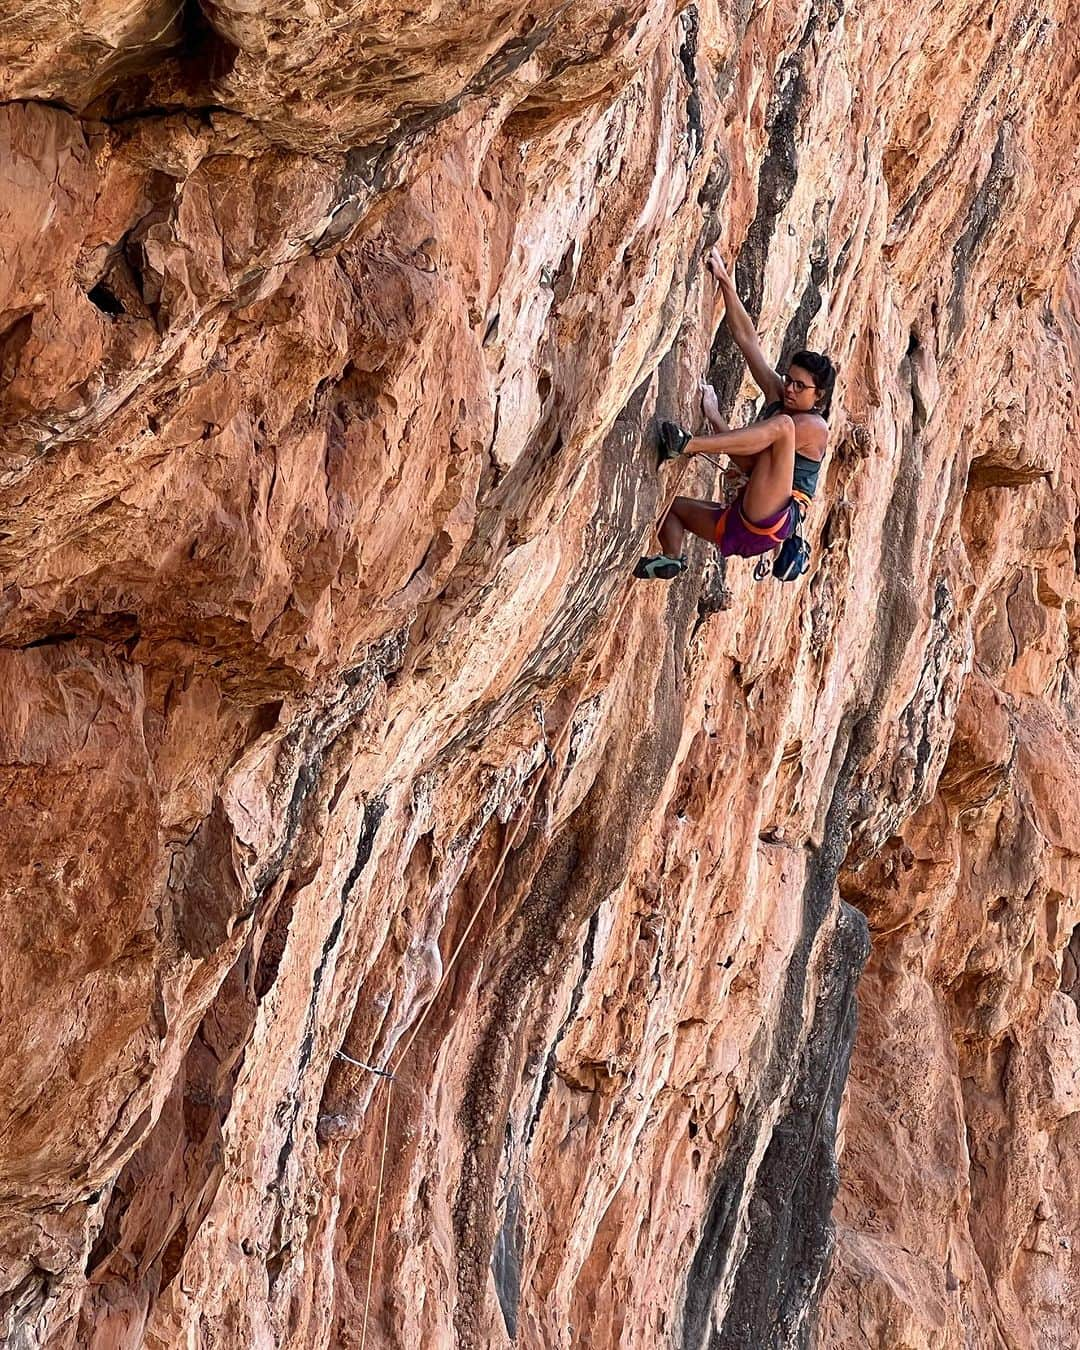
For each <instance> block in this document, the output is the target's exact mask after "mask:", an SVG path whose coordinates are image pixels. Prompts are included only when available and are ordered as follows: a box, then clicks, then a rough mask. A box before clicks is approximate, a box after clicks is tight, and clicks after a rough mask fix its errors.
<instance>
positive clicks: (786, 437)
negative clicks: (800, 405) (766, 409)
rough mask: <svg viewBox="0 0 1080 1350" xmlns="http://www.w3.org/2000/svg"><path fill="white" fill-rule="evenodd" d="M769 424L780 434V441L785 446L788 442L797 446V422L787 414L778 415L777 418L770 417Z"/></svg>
mask: <svg viewBox="0 0 1080 1350" xmlns="http://www.w3.org/2000/svg"><path fill="white" fill-rule="evenodd" d="M769 422H770V424H771V425H772V426H774V427H775V428H776V430H777V432H778V433H779V439H780V441H781V442H782V443H783V444H787V442H788V441H790V442H791V444H792V445H794V444H795V422H794V420H793V419H792V418H791V417H789V416H788V414H787V413H777V414H776V416H775V417H770V418H769Z"/></svg>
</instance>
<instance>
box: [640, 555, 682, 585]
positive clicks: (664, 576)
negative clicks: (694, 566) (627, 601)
mask: <svg viewBox="0 0 1080 1350" xmlns="http://www.w3.org/2000/svg"><path fill="white" fill-rule="evenodd" d="M685 571H686V559H685V558H669V557H668V555H667V554H666V553H657V554H656V555H655V556H653V557H652V558H639V559H638V565H637V566H636V567H635V568H634V576H636V577H640V578H641V579H642V580H643V581H672V580H673V579H674V578H675V577H677V576H681V575H682V573H683V572H685Z"/></svg>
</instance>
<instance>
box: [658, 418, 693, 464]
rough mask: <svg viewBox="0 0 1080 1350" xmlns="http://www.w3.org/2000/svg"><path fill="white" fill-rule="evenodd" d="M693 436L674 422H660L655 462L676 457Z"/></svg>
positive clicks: (666, 460)
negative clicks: (658, 444)
mask: <svg viewBox="0 0 1080 1350" xmlns="http://www.w3.org/2000/svg"><path fill="white" fill-rule="evenodd" d="M693 439H694V438H693V437H692V436H691V435H690V433H689V432H688V431H683V429H682V427H680V426H677V425H676V424H675V423H674V422H661V423H660V448H659V449H658V450H657V452H656V462H657V464H666V463H667V462H668V460H669V459H678V458H679V456H680V455H681V454H682V452H683V450H685V449H686V447H687V446H688V445H689V444H690V442H691V441H692V440H693Z"/></svg>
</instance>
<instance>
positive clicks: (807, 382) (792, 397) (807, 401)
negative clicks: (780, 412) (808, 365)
mask: <svg viewBox="0 0 1080 1350" xmlns="http://www.w3.org/2000/svg"><path fill="white" fill-rule="evenodd" d="M817 400H818V391H817V386H816V385H815V384H814V377H813V375H811V374H810V372H809V371H808V370H803V368H802V366H789V367H788V373H787V374H786V375H785V376H784V407H785V408H786V409H787V410H788V412H813V410H814V405H815V404H816V403H817Z"/></svg>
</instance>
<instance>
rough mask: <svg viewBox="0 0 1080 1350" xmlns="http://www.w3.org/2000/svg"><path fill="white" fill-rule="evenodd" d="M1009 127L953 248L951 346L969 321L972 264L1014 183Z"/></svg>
mask: <svg viewBox="0 0 1080 1350" xmlns="http://www.w3.org/2000/svg"><path fill="white" fill-rule="evenodd" d="M1007 127H1008V123H1007V122H1003V123H1002V124H1001V126H1000V127H999V128H998V134H997V141H996V142H995V144H994V149H993V153H992V154H991V156H990V167H989V169H987V171H986V177H985V178H984V179H983V181H982V182H981V183H980V185H979V190H978V192H976V194H975V197H974V200H973V201H972V203H971V207H970V209H969V210H968V215H967V224H966V226H965V229H964V232H963V234H962V235H961V236H960V238H959V239H957V241H956V243H955V244H954V245H953V254H952V272H953V284H952V293H951V294H950V296H949V342H950V343H955V342H956V341H957V339H958V338H959V336H960V334H961V333H962V332H963V331H964V325H965V323H966V321H967V314H966V306H965V295H964V292H965V290H966V287H967V282H968V277H969V275H970V272H971V266H972V263H973V262H974V261H975V259H976V258H977V257H978V255H979V252H980V249H981V247H982V245H983V243H984V242H985V241H986V238H987V235H988V234H989V233H990V231H991V229H992V228H993V227H994V225H995V223H996V222H997V220H998V218H999V216H1000V215H1001V210H1002V207H1003V205H1004V202H1005V197H1006V195H1007V192H1008V188H1009V185H1010V184H1011V183H1012V181H1013V171H1012V168H1011V167H1010V165H1009V162H1008V155H1007V154H1006V149H1005V135H1006V129H1007Z"/></svg>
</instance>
